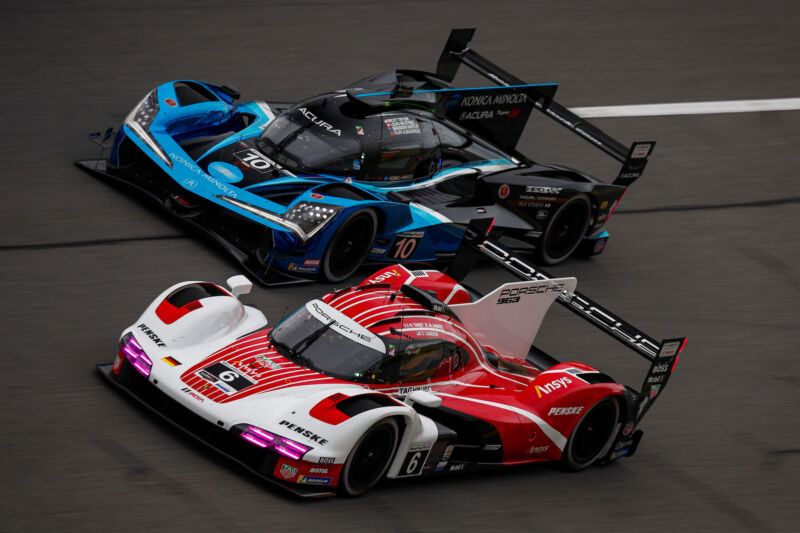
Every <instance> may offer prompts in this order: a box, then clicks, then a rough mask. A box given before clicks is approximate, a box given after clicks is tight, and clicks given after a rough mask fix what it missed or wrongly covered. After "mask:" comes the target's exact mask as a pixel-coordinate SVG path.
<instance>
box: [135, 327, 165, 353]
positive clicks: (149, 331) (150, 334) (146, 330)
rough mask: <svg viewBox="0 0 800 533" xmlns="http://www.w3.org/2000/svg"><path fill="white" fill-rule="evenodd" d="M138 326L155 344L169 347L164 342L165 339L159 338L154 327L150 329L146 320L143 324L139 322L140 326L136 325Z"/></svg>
mask: <svg viewBox="0 0 800 533" xmlns="http://www.w3.org/2000/svg"><path fill="white" fill-rule="evenodd" d="M136 327H137V328H139V329H140V330H142V333H144V334H145V335H147V336H148V337H149V338H150V340H151V341H153V342H154V343H155V345H156V346H158V347H160V348H166V347H167V345H166V344H165V343H164V341H162V340H161V339H160V338H159V336H158V335H156V334H155V333H154V332H153V330H152V329H150V328H149V327H147V324H145V323H144V322H142V323H141V324H139V325H138V326H136Z"/></svg>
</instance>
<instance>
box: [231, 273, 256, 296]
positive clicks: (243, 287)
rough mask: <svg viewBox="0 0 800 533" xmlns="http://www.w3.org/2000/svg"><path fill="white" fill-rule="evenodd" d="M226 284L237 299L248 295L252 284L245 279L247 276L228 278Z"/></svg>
mask: <svg viewBox="0 0 800 533" xmlns="http://www.w3.org/2000/svg"><path fill="white" fill-rule="evenodd" d="M226 283H227V284H228V288H229V289H230V291H231V294H232V295H233V296H234V298H238V297H239V296H240V295H242V294H250V291H251V290H252V289H253V283H252V282H251V281H250V280H249V279H247V276H242V275H239V276H233V277H231V278H228V281H227V282H226Z"/></svg>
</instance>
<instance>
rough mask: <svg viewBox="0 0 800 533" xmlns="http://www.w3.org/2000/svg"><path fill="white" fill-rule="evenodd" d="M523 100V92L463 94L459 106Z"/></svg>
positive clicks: (509, 102) (499, 103) (510, 102)
mask: <svg viewBox="0 0 800 533" xmlns="http://www.w3.org/2000/svg"><path fill="white" fill-rule="evenodd" d="M523 102H525V94H523V93H517V92H510V93H501V94H478V95H470V96H465V97H464V99H463V100H461V107H476V106H487V105H503V104H521V103H523Z"/></svg>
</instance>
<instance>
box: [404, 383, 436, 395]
mask: <svg viewBox="0 0 800 533" xmlns="http://www.w3.org/2000/svg"><path fill="white" fill-rule="evenodd" d="M415 390H424V391H425V392H430V390H431V386H430V385H415V386H413V387H400V388H399V389H397V394H398V396H405V395H406V394H409V393H411V392H414V391H415Z"/></svg>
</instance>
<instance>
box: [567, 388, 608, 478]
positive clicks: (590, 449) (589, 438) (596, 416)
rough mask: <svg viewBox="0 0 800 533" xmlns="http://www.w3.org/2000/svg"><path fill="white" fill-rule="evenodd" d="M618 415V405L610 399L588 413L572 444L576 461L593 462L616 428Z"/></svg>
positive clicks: (581, 462)
mask: <svg viewBox="0 0 800 533" xmlns="http://www.w3.org/2000/svg"><path fill="white" fill-rule="evenodd" d="M616 417H617V410H616V407H615V405H614V404H613V403H612V402H610V401H606V402H603V403H600V404H598V405H596V406H595V407H594V408H593V409H592V410H591V411H590V412H589V413H588V414H587V415H586V417H585V418H584V419H583V420H582V421H581V424H580V427H579V428H578V429H577V432H576V434H575V442H574V444H573V445H572V457H573V459H574V460H575V462H576V463H579V464H583V463H586V462H591V461H593V460H594V459H595V457H596V456H597V455H598V454H599V453H600V452H601V451H602V450H603V448H604V447H605V445H606V444H607V443H608V439H609V437H610V436H611V433H612V431H613V430H614V425H615V424H616V422H617V420H616Z"/></svg>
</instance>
